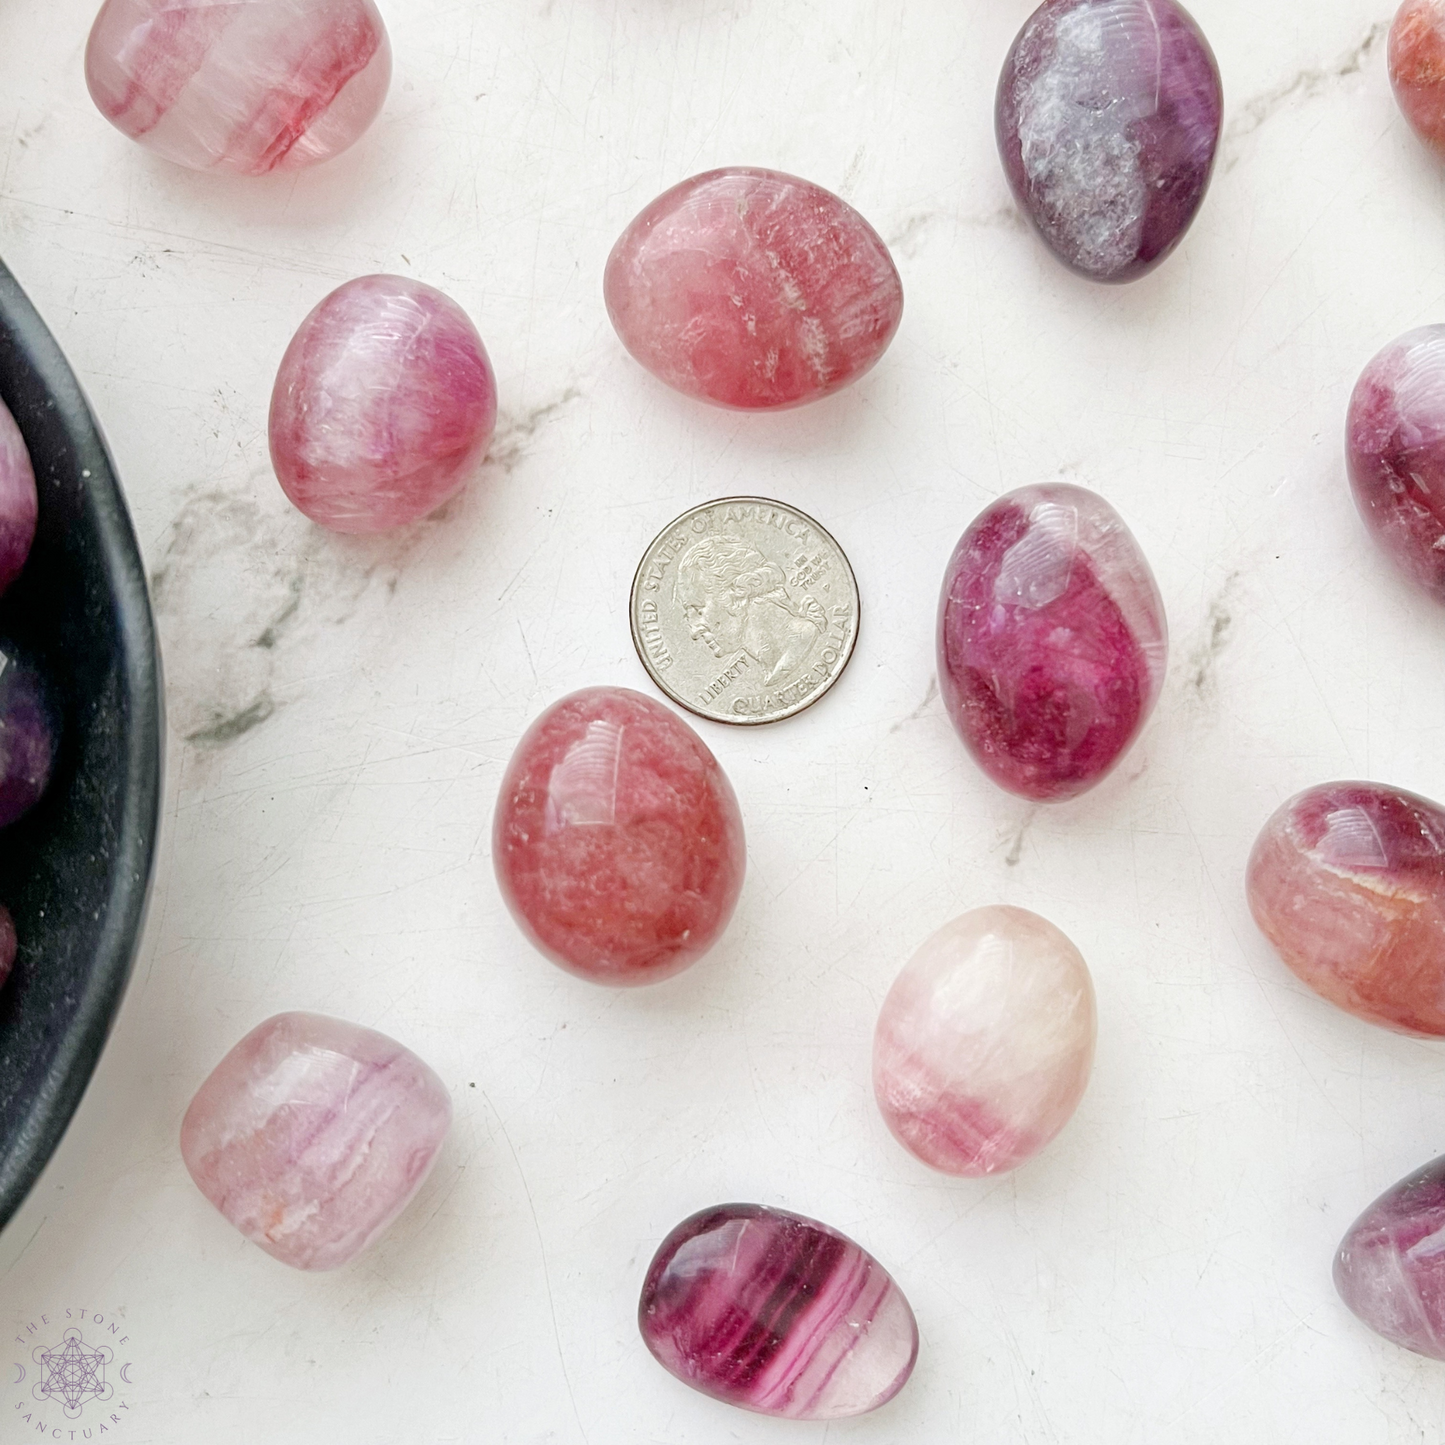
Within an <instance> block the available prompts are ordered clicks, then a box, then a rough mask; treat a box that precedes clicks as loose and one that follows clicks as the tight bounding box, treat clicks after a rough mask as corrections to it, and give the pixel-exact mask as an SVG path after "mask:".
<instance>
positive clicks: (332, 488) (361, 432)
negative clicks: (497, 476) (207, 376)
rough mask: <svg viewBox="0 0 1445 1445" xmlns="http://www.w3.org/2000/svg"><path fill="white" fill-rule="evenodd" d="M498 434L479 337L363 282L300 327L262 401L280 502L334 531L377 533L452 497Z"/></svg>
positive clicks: (432, 300)
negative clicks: (266, 401) (266, 405)
mask: <svg viewBox="0 0 1445 1445" xmlns="http://www.w3.org/2000/svg"><path fill="white" fill-rule="evenodd" d="M496 424H497V383H496V379H495V377H494V376H493V375H492V364H491V362H490V361H489V360H488V359H487V352H486V348H485V347H484V346H483V345H482V338H481V337H480V336H478V335H477V329H476V327H475V326H473V325H472V323H471V320H470V319H469V318H468V316H467V314H466V312H465V311H463V310H462V308H461V307H460V306H458V305H457V304H456V302H455V301H453V300H452V299H451V298H450V297H449V296H446V295H444V294H443V293H442V292H440V291H438V290H436V288H435V287H432V286H427V285H425V284H424V283H422V282H421V281H412V280H408V279H407V278H406V277H404V276H362V277H360V278H358V279H357V280H355V281H348V282H347V283H346V284H345V285H344V286H340V287H338V288H337V289H336V290H335V291H333V292H332V293H331V294H330V295H329V296H328V297H326V299H325V300H324V301H322V302H321V304H320V305H319V306H317V307H316V309H315V310H314V311H312V313H311V314H310V315H309V316H308V317H307V318H306V319H305V321H303V322H302V323H301V327H300V329H299V330H298V331H297V333H296V335H295V337H294V338H293V340H292V342H291V345H290V346H289V347H288V348H287V349H286V355H285V356H284V357H283V358H282V361H281V367H280V370H279V372H278V373H277V376H276V386H275V389H274V391H273V392H272V394H271V418H270V439H271V461H272V463H273V465H274V467H275V469H276V476H277V478H278V479H279V481H280V483H281V487H282V489H283V490H284V491H285V493H286V495H287V496H288V497H289V498H290V499H291V500H292V502H294V503H295V505H296V506H297V507H298V508H299V509H300V510H301V511H303V512H304V513H305V514H306V515H307V516H308V517H310V518H311V520H312V521H313V522H319V523H320V524H321V525H322V526H323V527H329V528H330V529H331V530H332V531H334V532H385V531H389V530H391V529H392V528H394V527H401V526H405V525H406V524H407V523H409V522H415V521H418V520H419V519H420V518H422V517H424V516H426V515H427V513H428V512H433V511H435V510H436V509H437V508H438V507H439V506H441V505H442V503H443V502H445V501H447V500H449V499H450V498H451V497H453V496H455V495H456V493H457V492H458V491H460V490H461V488H462V487H463V486H464V485H465V484H466V482H467V480H468V479H469V478H470V476H471V475H472V473H473V472H474V471H475V470H476V469H477V467H478V466H479V465H480V464H481V461H482V458H483V457H484V456H485V455H486V452H487V446H488V444H489V443H490V442H491V439H492V432H493V430H494V429H495V427H496Z"/></svg>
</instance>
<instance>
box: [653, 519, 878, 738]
mask: <svg viewBox="0 0 1445 1445" xmlns="http://www.w3.org/2000/svg"><path fill="white" fill-rule="evenodd" d="M857 636H858V585H857V583H856V582H855V581H854V579H853V569H852V568H851V567H850V566H849V565H848V559H847V558H846V557H845V556H844V555H843V551H842V549H841V548H840V547H839V546H838V544H837V542H835V541H834V540H833V538H832V537H830V536H829V535H828V533H827V532H826V531H824V529H823V528H822V527H820V526H819V525H818V523H817V522H815V521H814V520H813V519H812V518H811V517H808V516H805V515H804V514H803V513H802V512H799V511H798V510H797V509H796V508H793V507H789V506H786V505H784V504H783V503H782V502H770V501H767V500H765V499H764V498H760V497H724V498H722V499H721V500H719V501H716V502H707V503H705V504H704V505H702V506H700V507H694V508H693V509H692V511H690V512H686V513H684V514H683V515H682V516H681V517H679V518H677V520H676V521H674V522H673V523H672V524H671V525H670V526H668V527H666V528H664V530H663V531H662V532H660V533H659V534H658V536H657V537H656V538H655V539H654V541H653V543H652V545H651V546H650V547H649V548H648V549H647V551H646V552H645V553H644V554H643V558H642V561H641V563H640V564H639V566H638V569H637V576H636V578H635V579H634V580H633V584H632V638H633V641H634V642H635V643H636V645H637V655H638V657H639V658H641V660H642V664H643V666H644V667H645V668H646V669H647V671H648V672H649V673H650V674H651V676H652V680H653V681H654V682H655V683H656V684H657V685H658V687H660V688H661V689H662V690H663V692H665V693H666V694H667V695H668V697H670V698H671V699H672V700H673V701H674V702H676V703H679V704H681V705H682V706H683V707H685V708H689V709H691V710H692V711H693V712H695V713H699V714H700V715H701V716H703V717H708V718H712V719H714V720H715V721H717V722H729V723H765V722H777V721H778V720H779V719H781V718H785V717H791V716H792V715H793V714H794V713H797V712H801V711H802V710H803V709H804V708H805V707H808V706H809V705H810V704H812V703H814V702H816V701H817V700H818V699H819V698H820V697H821V696H822V695H823V694H824V693H825V692H827V691H828V689H829V688H830V687H831V686H832V685H833V683H834V682H836V681H837V679H838V676H839V674H840V673H841V672H842V671H843V669H844V668H845V667H846V666H847V664H848V659H849V657H851V656H852V652H853V645H854V643H855V642H856V641H857Z"/></svg>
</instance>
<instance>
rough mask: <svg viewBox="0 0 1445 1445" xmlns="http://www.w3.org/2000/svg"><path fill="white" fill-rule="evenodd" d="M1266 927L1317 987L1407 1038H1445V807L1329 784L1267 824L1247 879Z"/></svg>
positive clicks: (1390, 792)
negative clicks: (1410, 1036)
mask: <svg viewBox="0 0 1445 1445" xmlns="http://www.w3.org/2000/svg"><path fill="white" fill-rule="evenodd" d="M1246 888H1247V890H1248V894H1249V906H1250V909H1251V911H1252V912H1253V913H1254V920H1255V922H1256V923H1257V924H1258V925H1259V927H1260V930H1261V932H1262V933H1263V934H1264V936H1265V937H1266V938H1267V939H1269V941H1270V943H1272V944H1273V945H1274V948H1275V951H1276V952H1277V953H1278V954H1279V956H1280V957H1281V958H1282V959H1283V960H1284V961H1285V963H1286V964H1288V965H1289V967H1290V968H1291V969H1292V970H1293V971H1294V972H1295V973H1296V974H1297V975H1298V976H1299V977H1300V978H1301V979H1303V980H1304V982H1305V983H1307V984H1309V986H1310V987H1311V988H1312V989H1314V990H1315V991H1316V992H1317V993H1319V994H1322V995H1323V996H1324V997H1325V998H1327V999H1329V1000H1330V1002H1331V1003H1335V1004H1338V1005H1339V1006H1340V1007H1341V1008H1342V1009H1345V1010H1347V1011H1348V1012H1349V1013H1352V1014H1354V1015H1355V1016H1356V1017H1357V1018H1362V1019H1365V1020H1367V1021H1368V1022H1370V1023H1376V1024H1383V1025H1384V1026H1385V1027H1386V1028H1390V1029H1395V1030H1397V1031H1399V1032H1400V1033H1407V1034H1421V1035H1427V1036H1430V1037H1435V1038H1440V1037H1445V810H1442V809H1441V808H1440V806H1439V805H1438V804H1436V803H1432V802H1430V801H1429V800H1428V799H1425V798H1420V797H1417V796H1416V795H1415V794H1414V793H1407V792H1405V791H1404V790H1403V789H1400V788H1388V787H1384V786H1382V785H1381V784H1379V783H1357V782H1344V783H1324V784H1321V785H1320V786H1318V787H1314V788H1309V789H1307V790H1306V791H1305V792H1303V793H1300V794H1298V795H1297V796H1296V797H1293V798H1291V799H1290V800H1289V801H1288V802H1287V803H1286V804H1285V805H1284V806H1283V807H1282V808H1280V809H1279V810H1278V811H1277V812H1276V813H1275V814H1274V816H1273V817H1271V818H1270V820H1269V821H1268V822H1267V823H1266V824H1265V825H1264V827H1263V828H1262V829H1261V830H1260V834H1259V838H1258V839H1257V840H1256V842H1255V845H1254V851H1253V852H1252V853H1251V854H1250V859H1249V868H1248V871H1247V874H1246Z"/></svg>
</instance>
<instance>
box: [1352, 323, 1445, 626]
mask: <svg viewBox="0 0 1445 1445" xmlns="http://www.w3.org/2000/svg"><path fill="white" fill-rule="evenodd" d="M1345 460H1346V464H1347V466H1348V469H1349V476H1350V489H1351V491H1352V492H1353V493H1354V498H1355V506H1356V507H1357V508H1358V509H1359V513H1360V516H1361V517H1362V518H1363V519H1364V522H1365V526H1366V527H1367V528H1369V531H1370V535H1371V536H1372V537H1374V539H1375V541H1376V542H1378V543H1379V544H1380V546H1381V547H1382V548H1383V549H1384V552H1385V555H1386V556H1387V557H1389V559H1390V560H1391V562H1393V563H1394V564H1395V566H1396V568H1398V569H1399V571H1401V572H1402V573H1403V574H1404V575H1405V576H1406V577H1408V578H1409V579H1410V580H1411V581H1412V582H1414V583H1415V584H1416V585H1417V586H1419V587H1422V588H1424V590H1425V591H1426V592H1428V593H1429V594H1430V595H1431V596H1432V597H1434V598H1435V599H1436V600H1437V601H1439V602H1445V326H1422V327H1420V328H1419V329H1418V330H1416V331H1410V332H1407V333H1406V334H1405V335H1404V336H1401V337H1400V338H1399V339H1398V340H1395V341H1392V342H1391V343H1390V344H1389V345H1388V346H1387V347H1386V348H1385V349H1384V350H1383V351H1382V352H1380V354H1379V355H1378V356H1376V357H1375V358H1374V360H1373V361H1371V362H1370V364H1369V365H1368V366H1367V367H1366V368H1365V369H1364V371H1363V372H1362V373H1361V375H1360V379H1359V381H1358V382H1357V383H1356V384H1355V390H1354V394H1353V395H1352V396H1351V397H1350V409H1349V416H1348V419H1347V422H1346V427H1345Z"/></svg>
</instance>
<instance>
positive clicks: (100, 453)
mask: <svg viewBox="0 0 1445 1445" xmlns="http://www.w3.org/2000/svg"><path fill="white" fill-rule="evenodd" d="M16 377H20V378H23V379H24V380H25V381H26V382H28V383H29V385H30V386H31V387H33V388H35V389H36V390H39V391H43V392H44V394H45V396H46V398H47V404H48V408H49V412H50V415H51V416H52V418H53V419H54V420H55V422H56V423H57V424H58V426H59V427H60V429H61V430H62V431H63V432H64V434H65V437H66V440H67V442H68V443H69V446H70V449H71V452H72V454H73V459H74V464H75V465H76V466H77V467H78V468H80V474H81V478H82V479H83V485H84V489H85V491H84V506H85V510H86V513H87V516H88V518H89V520H90V521H91V522H92V523H93V525H94V529H95V536H96V539H97V542H98V545H99V551H100V553H101V556H102V559H103V563H104V569H105V573H106V580H107V584H108V590H109V592H110V594H111V596H112V598H113V599H114V603H115V607H114V615H115V627H116V633H117V636H118V637H119V640H120V655H119V657H118V658H117V664H118V670H119V673H120V676H121V678H122V680H123V684H124V687H125V689H126V694H127V698H128V703H129V717H130V727H129V730H128V733H127V735H126V737H125V740H124V743H123V757H124V762H125V786H124V797H123V800H122V804H121V820H122V821H121V826H120V829H119V835H118V840H117V847H116V852H115V856H114V859H113V861H112V863H111V873H112V882H111V887H110V889H109V891H108V896H107V902H106V906H105V910H104V914H103V917H102V919H101V920H100V927H99V929H98V944H97V947H96V951H95V954H94V958H93V962H92V965H91V968H90V970H89V972H88V974H87V976H86V979H85V981H84V985H83V989H82V992H81V995H80V997H79V999H78V1000H77V1003H76V1008H75V1013H74V1015H73V1017H72V1019H71V1020H70V1023H69V1026H68V1027H67V1029H66V1031H65V1033H64V1036H63V1037H62V1038H61V1040H60V1042H59V1044H58V1045H57V1047H56V1051H55V1054H54V1057H53V1058H52V1059H51V1061H50V1065H49V1067H48V1068H47V1069H46V1071H45V1074H44V1076H43V1078H42V1079H41V1081H40V1083H39V1085H38V1087H37V1088H36V1089H35V1091H34V1093H33V1094H32V1095H31V1097H30V1098H29V1099H28V1100H27V1101H26V1102H25V1104H24V1106H23V1108H24V1116H23V1118H22V1119H21V1120H20V1122H19V1126H18V1128H16V1129H15V1130H14V1132H13V1135H12V1138H11V1142H10V1143H9V1144H8V1146H6V1147H4V1148H3V1150H0V1229H3V1228H4V1227H5V1225H6V1224H7V1223H8V1222H9V1221H10V1219H11V1218H12V1217H13V1216H14V1215H15V1213H16V1212H17V1211H18V1210H19V1208H20V1206H21V1204H22V1203H23V1202H24V1200H25V1198H26V1196H27V1195H28V1194H29V1192H30V1190H31V1188H32V1186H33V1185H34V1184H35V1181H36V1180H37V1179H38V1178H39V1176H40V1172H41V1170H42V1169H44V1167H45V1165H46V1163H47V1162H48V1161H49V1159H50V1157H51V1155H52V1154H53V1153H54V1152H55V1150H56V1147H57V1146H58V1145H59V1143H60V1140H61V1138H62V1136H63V1135H64V1133H65V1131H66V1129H67V1127H68V1126H69V1124H70V1121H71V1118H72V1117H73V1116H74V1114H75V1111H76V1109H77V1108H78V1107H79V1105H80V1101H81V1097H82V1096H83V1095H84V1093H85V1090H86V1086H87V1085H88V1084H89V1082H90V1078H91V1075H92V1074H93V1073H94V1071H95V1067H96V1064H97V1063H98V1062H99V1060H100V1055H101V1052H102V1050H103V1049H104V1047H105V1042H106V1039H107V1038H108V1036H109V1034H110V1030H111V1027H112V1025H113V1024H114V1022H115V1018H116V1014H117V1012H118V1010H119V1008H120V1003H121V1000H122V998H123V997H124V995H125V989H126V984H127V983H128V982H129V979H130V976H131V971H132V969H133V968H134V965H135V959H136V955H137V953H138V951H139V948H140V942H141V934H142V931H143V928H144V925H145V914H146V906H147V903H148V901H149V897H150V888H151V880H152V875H153V872H154V867H155V858H156V847H157V841H158V835H159V828H160V805H161V791H162V784H163V772H164V745H165V719H164V710H163V706H162V700H161V699H162V682H161V660H160V650H159V646H158V643H157V639H156V630H155V618H154V615H153V613H152V611H151V603H150V595H149V592H148V590H147V585H146V573H145V564H144V562H143V560H142V558H141V554H140V548H139V546H138V544H137V542H136V535H135V529H134V527H133V526H132V525H131V520H130V514H129V512H128V511H127V509H126V504H125V497H124V494H123V493H122V491H121V487H120V482H119V479H118V478H117V476H116V471H115V466H114V463H113V462H112V461H111V457H110V452H109V450H108V448H107V447H106V443H105V438H104V437H103V436H102V434H101V430H100V426H99V424H98V422H97V421H96V418H95V415H94V413H93V412H92V410H91V408H90V405H89V403H88V402H87V401H86V398H85V393H84V392H83V391H82V389H81V386H80V382H79V380H78V379H77V378H76V376H75V373H74V372H73V371H72V370H71V369H70V366H69V364H68V363H67V361H66V360H65V356H64V354H63V353H62V352H61V350H60V346H59V344H58V343H57V342H56V340H55V338H54V336H52V335H51V333H50V330H49V328H48V327H47V326H46V325H45V323H44V322H43V321H42V320H41V318H40V315H39V313H38V312H37V311H36V309H35V307H34V306H33V305H32V304H31V301H30V299H29V297H28V296H26V294H25V292H24V291H23V290H22V289H21V288H20V285H19V283H18V282H17V281H16V280H15V277H14V276H13V275H12V274H11V272H10V271H9V269H8V268H7V267H6V266H5V264H4V263H3V262H0V378H12V379H13V378H16ZM16 420H17V421H18V422H20V423H21V426H22V429H23V427H24V421H23V419H22V418H21V417H20V416H18V415H17V417H16Z"/></svg>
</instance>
